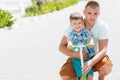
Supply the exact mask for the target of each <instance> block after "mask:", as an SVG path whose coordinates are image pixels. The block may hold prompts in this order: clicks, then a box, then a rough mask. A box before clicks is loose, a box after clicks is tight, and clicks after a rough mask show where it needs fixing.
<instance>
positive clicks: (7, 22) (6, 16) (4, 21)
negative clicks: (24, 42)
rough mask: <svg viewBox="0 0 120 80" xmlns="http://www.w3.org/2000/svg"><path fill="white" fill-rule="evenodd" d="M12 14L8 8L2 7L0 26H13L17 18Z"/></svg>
mask: <svg viewBox="0 0 120 80" xmlns="http://www.w3.org/2000/svg"><path fill="white" fill-rule="evenodd" d="M12 17H13V16H12V14H11V13H10V12H9V11H7V10H1V9H0V28H3V27H7V26H11V25H12V24H14V21H15V20H12Z"/></svg>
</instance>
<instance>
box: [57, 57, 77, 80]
mask: <svg viewBox="0 0 120 80" xmlns="http://www.w3.org/2000/svg"><path fill="white" fill-rule="evenodd" d="M59 74H60V76H61V78H62V80H76V75H75V71H74V68H73V65H72V58H68V60H67V62H66V63H65V64H64V65H63V66H62V68H61V70H60V73H59Z"/></svg>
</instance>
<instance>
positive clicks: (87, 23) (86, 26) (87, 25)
mask: <svg viewBox="0 0 120 80" xmlns="http://www.w3.org/2000/svg"><path fill="white" fill-rule="evenodd" d="M93 26H94V24H90V23H89V22H88V21H87V20H86V19H85V20H84V27H85V28H86V29H88V30H91V29H92V27H93Z"/></svg>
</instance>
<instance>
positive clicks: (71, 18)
mask: <svg viewBox="0 0 120 80" xmlns="http://www.w3.org/2000/svg"><path fill="white" fill-rule="evenodd" d="M77 19H81V20H83V16H82V15H81V14H80V13H78V12H74V13H71V14H70V20H77Z"/></svg>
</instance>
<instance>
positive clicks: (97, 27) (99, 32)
mask: <svg viewBox="0 0 120 80" xmlns="http://www.w3.org/2000/svg"><path fill="white" fill-rule="evenodd" d="M72 30H73V29H72V27H71V26H68V27H67V29H66V30H65V32H64V35H65V36H66V37H67V36H68V34H69V33H70V32H71V31H72ZM90 31H91V33H92V35H93V40H94V43H95V48H96V50H97V44H98V40H102V39H109V28H108V26H107V24H106V23H104V22H102V21H100V20H97V21H96V23H95V24H94V26H93V27H92V29H91V30H90Z"/></svg>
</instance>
